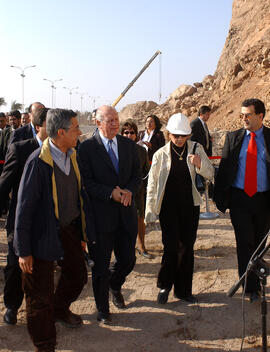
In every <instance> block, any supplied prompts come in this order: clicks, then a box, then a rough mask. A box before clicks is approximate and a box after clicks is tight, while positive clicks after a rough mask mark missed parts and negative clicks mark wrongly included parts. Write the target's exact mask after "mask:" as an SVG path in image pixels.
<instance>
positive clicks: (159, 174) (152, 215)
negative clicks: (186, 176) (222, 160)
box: [145, 140, 214, 224]
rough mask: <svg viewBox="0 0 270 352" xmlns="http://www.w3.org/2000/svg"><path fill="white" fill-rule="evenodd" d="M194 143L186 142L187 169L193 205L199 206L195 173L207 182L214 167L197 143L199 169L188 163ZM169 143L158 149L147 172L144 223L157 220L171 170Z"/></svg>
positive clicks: (211, 178) (200, 200)
mask: <svg viewBox="0 0 270 352" xmlns="http://www.w3.org/2000/svg"><path fill="white" fill-rule="evenodd" d="M194 143H195V142H192V141H190V140H188V141H187V148H188V150H187V152H188V153H187V165H188V168H189V172H190V176H191V180H192V196H193V201H194V205H200V204H201V203H202V198H201V196H200V193H199V192H198V191H197V188H196V185H195V176H196V173H198V174H200V175H201V176H203V177H204V178H207V179H208V180H213V178H214V167H213V165H212V164H211V162H210V160H209V159H208V157H207V155H206V153H205V151H204V149H203V147H202V146H201V144H199V143H197V147H196V151H195V154H198V155H199V156H200V158H201V168H200V169H198V168H196V167H195V166H194V165H192V164H191V163H190V160H189V157H188V155H189V154H191V153H192V151H193V146H194ZM170 145H171V142H169V143H167V144H166V145H165V146H164V147H162V148H160V149H159V150H158V151H157V152H156V153H155V154H154V156H153V161H152V166H151V169H150V172H149V178H148V185H147V199H146V209H145V223H146V224H147V223H149V222H153V221H156V220H157V219H158V215H159V213H160V209H161V204H162V200H163V196H164V191H165V187H166V183H167V179H168V176H169V173H170V169H171V162H172V158H171V151H170Z"/></svg>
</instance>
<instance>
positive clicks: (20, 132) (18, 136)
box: [10, 123, 34, 143]
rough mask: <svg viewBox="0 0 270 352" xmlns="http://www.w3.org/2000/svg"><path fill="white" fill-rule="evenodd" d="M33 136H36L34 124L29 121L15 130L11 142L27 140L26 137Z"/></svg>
mask: <svg viewBox="0 0 270 352" xmlns="http://www.w3.org/2000/svg"><path fill="white" fill-rule="evenodd" d="M33 137H34V136H33V131H32V126H31V124H30V123H28V124H27V125H25V126H22V127H20V128H17V129H16V130H15V131H14V133H13V136H12V138H11V140H10V143H14V142H19V141H25V140H26V139H31V138H33Z"/></svg>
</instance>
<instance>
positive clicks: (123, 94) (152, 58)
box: [112, 50, 161, 106]
mask: <svg viewBox="0 0 270 352" xmlns="http://www.w3.org/2000/svg"><path fill="white" fill-rule="evenodd" d="M160 54H161V51H159V50H157V51H156V52H155V54H154V55H153V56H152V57H151V59H150V60H149V61H148V62H147V63H146V64H145V65H144V66H143V68H142V69H141V71H140V72H139V73H138V74H137V75H136V76H135V78H134V79H133V80H132V81H131V82H130V83H129V85H128V86H127V87H126V88H125V89H124V90H123V92H122V93H121V94H120V95H119V97H118V98H117V99H116V100H115V101H114V102H113V103H112V106H116V104H118V103H119V101H120V100H121V99H122V98H123V97H124V96H125V94H126V93H127V91H128V90H129V89H130V88H131V87H132V86H133V84H134V83H135V82H136V81H137V79H138V78H139V77H140V76H141V75H142V74H143V72H144V71H145V70H146V69H147V68H148V66H149V65H150V64H151V63H152V62H153V61H154V60H155V58H156V57H157V56H158V55H160Z"/></svg>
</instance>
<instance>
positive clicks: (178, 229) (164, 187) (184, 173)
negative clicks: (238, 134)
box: [145, 113, 214, 304]
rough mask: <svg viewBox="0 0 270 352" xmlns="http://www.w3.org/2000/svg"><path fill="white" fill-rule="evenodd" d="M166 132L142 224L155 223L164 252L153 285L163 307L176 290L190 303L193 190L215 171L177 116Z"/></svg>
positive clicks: (196, 198) (195, 212)
mask: <svg viewBox="0 0 270 352" xmlns="http://www.w3.org/2000/svg"><path fill="white" fill-rule="evenodd" d="M167 130H168V131H169V139H170V142H169V143H167V144H166V145H165V146H164V147H162V148H160V149H159V150H158V151H157V152H156V153H155V154H154V157H153V161H152V166H151V169H150V173H149V179H148V186H147V200H146V211H145V223H146V224H148V223H152V222H154V221H156V220H157V219H159V221H160V226H161V230H162V242H163V246H164V253H163V257H162V263H161V269H160V271H159V274H158V281H157V286H158V287H159V288H160V291H159V294H158V297H157V301H158V303H160V304H165V303H166V302H167V300H168V296H169V292H170V290H171V289H172V287H173V286H174V295H175V297H176V298H179V299H182V300H185V301H187V302H191V303H194V302H195V301H196V298H195V297H194V296H193V295H192V276H193V266H194V252H193V246H194V243H195V240H196V235H197V229H198V223H199V214H200V204H201V202H202V199H201V196H200V193H199V192H198V191H197V188H196V185H195V176H196V173H198V174H200V175H201V176H203V177H204V178H207V179H209V180H211V179H212V178H213V176H214V168H213V166H212V164H211V162H210V161H209V159H208V157H207V155H206V154H205V152H204V149H203V147H202V146H201V145H200V144H198V143H197V145H196V150H195V152H194V154H193V149H194V144H195V143H194V142H192V141H190V140H189V137H190V136H191V128H190V124H189V121H188V119H187V117H186V116H185V115H183V114H181V113H178V114H174V115H172V116H171V117H170V119H169V121H168V124H167Z"/></svg>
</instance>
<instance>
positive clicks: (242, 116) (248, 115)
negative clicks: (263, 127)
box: [239, 113, 256, 120]
mask: <svg viewBox="0 0 270 352" xmlns="http://www.w3.org/2000/svg"><path fill="white" fill-rule="evenodd" d="M254 114H255V113H247V114H242V113H241V114H240V115H239V117H240V119H243V118H246V117H247V118H248V119H249V120H250V119H251V118H252V116H253V115H254ZM255 115H256V114H255Z"/></svg>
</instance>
